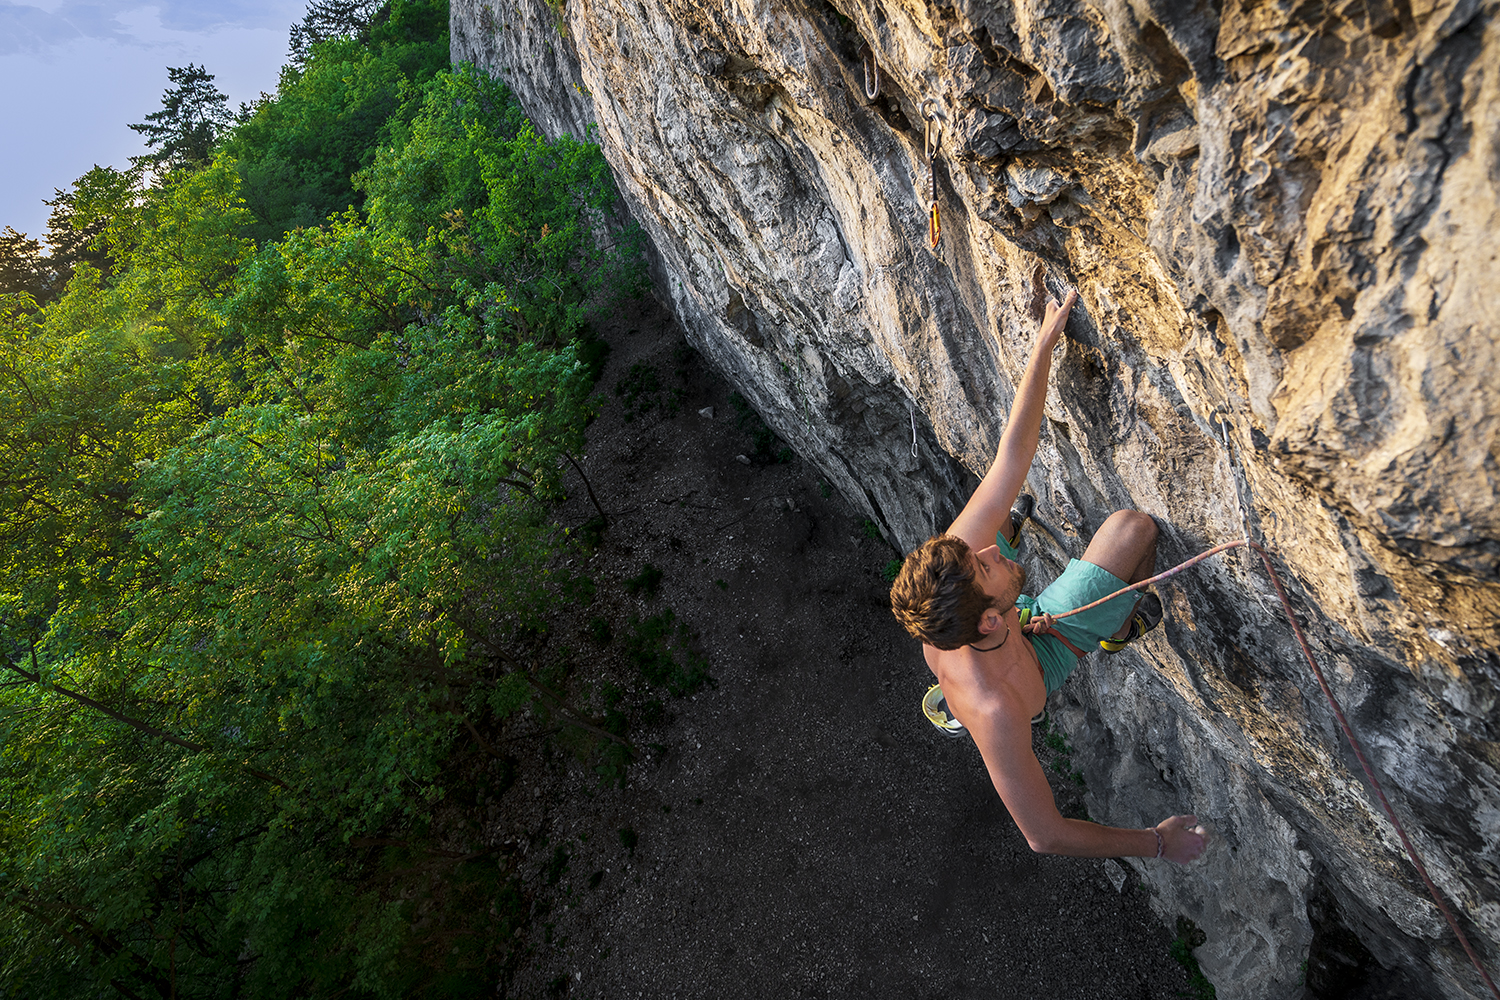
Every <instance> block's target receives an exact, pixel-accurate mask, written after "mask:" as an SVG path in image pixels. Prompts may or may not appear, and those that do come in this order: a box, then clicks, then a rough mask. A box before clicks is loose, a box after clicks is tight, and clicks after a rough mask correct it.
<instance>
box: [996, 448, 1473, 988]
mask: <svg viewBox="0 0 1500 1000" xmlns="http://www.w3.org/2000/svg"><path fill="white" fill-rule="evenodd" d="M1220 431H1221V433H1222V435H1223V438H1224V444H1225V447H1226V448H1227V449H1229V452H1230V455H1231V456H1233V455H1234V451H1233V449H1232V448H1230V445H1229V432H1228V429H1227V421H1225V422H1224V423H1222V424H1221V425H1220ZM1239 473H1240V470H1237V475H1236V479H1237V484H1236V485H1237V487H1238V486H1239V482H1238V480H1239V479H1240V474H1239ZM1243 485H1244V488H1245V490H1247V491H1248V489H1249V483H1248V480H1246V481H1244V484H1243ZM1237 492H1238V489H1237ZM1236 503H1237V506H1238V508H1239V511H1238V512H1239V514H1240V520H1241V524H1242V526H1243V528H1244V532H1245V535H1244V537H1243V538H1239V539H1236V540H1235V541H1232V542H1225V543H1224V544H1223V545H1216V546H1214V547H1213V548H1211V549H1209V550H1208V551H1206V552H1200V553H1198V554H1197V555H1195V556H1193V557H1192V558H1191V559H1189V560H1187V561H1186V562H1184V563H1180V564H1179V565H1176V566H1173V567H1172V568H1171V569H1169V570H1167V571H1166V572H1165V573H1158V574H1156V575H1155V576H1153V577H1150V578H1148V579H1145V580H1140V581H1138V582H1136V583H1132V584H1130V585H1129V586H1128V587H1122V588H1120V589H1119V590H1117V591H1115V592H1114V593H1113V594H1110V595H1109V596H1108V597H1104V598H1100V599H1099V600H1097V601H1094V602H1092V603H1091V604H1085V605H1084V606H1083V607H1081V608H1074V609H1073V610H1071V611H1065V612H1063V613H1062V614H1060V615H1040V616H1037V618H1039V619H1041V620H1040V621H1038V620H1036V619H1033V620H1031V621H1030V622H1028V623H1026V624H1024V625H1023V626H1022V631H1023V632H1036V631H1045V630H1049V629H1050V625H1051V622H1055V621H1057V620H1058V619H1060V618H1068V617H1070V616H1072V615H1076V614H1081V613H1083V612H1085V611H1088V610H1090V609H1091V608H1097V607H1099V606H1100V605H1101V604H1105V603H1107V602H1108V601H1110V600H1113V599H1114V598H1116V597H1119V596H1120V595H1121V594H1126V593H1129V592H1130V591H1132V590H1142V589H1144V588H1146V587H1149V586H1151V584H1153V583H1156V582H1158V581H1160V580H1167V579H1170V578H1172V577H1174V576H1176V575H1177V574H1178V573H1181V572H1182V571H1183V570H1185V569H1189V568H1191V567H1193V566H1196V565H1198V564H1199V563H1201V562H1202V561H1203V560H1205V559H1208V558H1209V557H1211V556H1216V555H1218V554H1219V553H1221V552H1228V551H1229V550H1230V549H1239V548H1243V549H1246V550H1248V551H1252V552H1254V553H1255V554H1256V555H1258V556H1259V557H1260V562H1261V565H1263V566H1264V567H1265V570H1266V575H1268V576H1269V577H1270V578H1271V585H1272V586H1273V587H1275V589H1276V596H1277V597H1278V598H1280V600H1281V610H1282V612H1283V614H1284V615H1285V616H1286V620H1287V623H1288V624H1289V625H1291V627H1292V634H1293V635H1295V636H1296V637H1297V645H1298V646H1299V647H1301V649H1302V656H1303V657H1304V658H1305V659H1306V660H1307V665H1308V666H1309V667H1311V668H1312V672H1313V676H1314V677H1316V678H1317V679H1318V687H1320V688H1322V689H1323V697H1325V698H1326V699H1328V707H1329V708H1330V709H1332V710H1333V717H1334V719H1335V720H1336V721H1337V722H1338V724H1339V729H1341V730H1342V731H1343V733H1344V739H1346V740H1348V741H1349V747H1350V749H1352V750H1353V751H1354V757H1355V759H1356V760H1358V761H1359V766H1360V767H1361V768H1362V769H1363V770H1364V772H1365V778H1367V779H1368V780H1369V782H1370V788H1371V789H1372V790H1373V791H1374V792H1375V798H1376V800H1377V801H1378V802H1379V803H1380V808H1381V810H1382V811H1383V812H1384V813H1385V816H1386V819H1388V820H1390V822H1391V826H1393V827H1394V828H1395V830H1396V835H1397V836H1398V837H1400V838H1401V845H1402V846H1403V847H1404V848H1406V856H1407V857H1408V858H1410V859H1411V863H1412V867H1413V868H1415V869H1416V870H1417V874H1418V875H1420V876H1421V877H1422V882H1423V883H1424V884H1425V885H1426V886H1427V892H1428V895H1430V896H1431V897H1432V901H1433V902H1434V903H1436V904H1437V908H1438V910H1439V912H1441V913H1442V915H1443V919H1444V920H1446V921H1447V922H1448V927H1449V929H1451V930H1452V931H1453V935H1454V937H1456V938H1457V939H1458V943H1459V944H1460V945H1462V946H1463V949H1464V954H1466V955H1468V956H1469V961H1470V962H1472V963H1473V965H1474V968H1475V970H1476V971H1477V972H1478V973H1479V978H1481V979H1483V980H1484V984H1485V985H1486V986H1488V987H1489V990H1490V993H1491V994H1492V995H1493V996H1494V997H1495V1000H1500V989H1497V988H1496V987H1495V982H1494V980H1492V979H1491V978H1490V974H1489V972H1488V971H1487V970H1486V969H1485V967H1484V963H1483V962H1481V961H1480V960H1479V955H1478V954H1477V953H1476V952H1475V951H1474V946H1473V945H1471V944H1470V943H1469V939H1468V937H1467V936H1466V935H1465V934H1464V932H1463V929H1462V928H1460V927H1459V925H1458V919H1457V918H1456V917H1455V916H1454V915H1453V911H1452V910H1450V909H1449V908H1448V904H1447V903H1446V902H1444V900H1443V896H1442V893H1440V892H1438V888H1437V885H1436V884H1434V883H1433V881H1432V876H1430V875H1428V874H1427V866H1426V865H1424V864H1423V863H1422V857H1421V855H1419V854H1418V853H1417V849H1416V847H1415V846H1414V845H1413V844H1412V842H1411V838H1410V837H1408V836H1407V834H1406V828H1405V827H1404V826H1402V825H1401V820H1399V819H1397V818H1396V810H1395V809H1393V808H1392V807H1391V803H1390V800H1389V799H1387V798H1386V796H1385V789H1384V788H1382V787H1381V785H1380V781H1379V779H1378V778H1376V777H1375V769H1374V768H1373V767H1371V766H1370V762H1369V761H1368V760H1367V759H1366V758H1365V752H1364V748H1363V747H1362V746H1361V745H1360V742H1359V740H1358V739H1357V738H1356V737H1355V735H1354V729H1353V727H1351V726H1350V725H1349V720H1348V719H1347V718H1345V717H1344V709H1343V707H1342V706H1341V705H1340V704H1339V700H1338V698H1337V697H1335V696H1334V693H1333V689H1332V688H1331V687H1329V686H1328V678H1326V677H1325V676H1324V675H1323V668H1322V667H1320V666H1318V661H1317V660H1316V659H1315V658H1314V657H1313V654H1312V648H1311V647H1310V646H1309V645H1308V642H1307V636H1305V635H1304V634H1303V632H1302V626H1301V624H1300V623H1298V621H1297V615H1296V612H1294V611H1293V610H1292V602H1291V600H1290V599H1289V598H1288V597H1287V594H1286V588H1284V587H1283V586H1282V584H1281V576H1280V574H1278V573H1277V572H1276V567H1275V565H1274V564H1273V563H1272V562H1271V556H1270V553H1269V552H1268V551H1267V550H1266V548H1265V546H1263V545H1258V544H1257V543H1255V542H1253V541H1251V539H1250V518H1249V510H1248V504H1247V502H1246V501H1245V500H1244V498H1242V497H1237V498H1236ZM1049 619H1050V621H1049Z"/></svg>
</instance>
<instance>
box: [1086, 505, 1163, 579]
mask: <svg viewBox="0 0 1500 1000" xmlns="http://www.w3.org/2000/svg"><path fill="white" fill-rule="evenodd" d="M1156 535H1157V530H1156V522H1155V521H1153V520H1152V519H1151V515H1149V514H1143V513H1141V512H1140V511H1138V510H1117V511H1115V512H1114V513H1113V514H1111V515H1109V517H1108V518H1106V519H1105V521H1104V523H1103V524H1102V525H1100V526H1099V530H1098V531H1097V532H1096V533H1095V534H1094V537H1093V539H1092V540H1091V541H1090V542H1089V547H1088V548H1087V549H1086V550H1085V551H1084V553H1083V558H1084V561H1085V562H1091V563H1093V564H1094V565H1095V566H1099V567H1101V568H1102V569H1107V570H1109V571H1110V572H1111V573H1113V574H1114V575H1115V576H1117V577H1119V578H1120V579H1121V580H1125V581H1127V582H1129V581H1131V580H1133V579H1134V578H1135V576H1136V573H1137V572H1138V571H1139V570H1140V568H1141V567H1142V566H1143V565H1147V566H1149V564H1150V563H1151V562H1152V561H1154V557H1155V554H1156Z"/></svg>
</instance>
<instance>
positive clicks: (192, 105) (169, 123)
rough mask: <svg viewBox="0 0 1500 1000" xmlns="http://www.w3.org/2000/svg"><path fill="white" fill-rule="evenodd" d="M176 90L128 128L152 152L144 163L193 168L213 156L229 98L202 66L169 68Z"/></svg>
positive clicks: (226, 119) (227, 115)
mask: <svg viewBox="0 0 1500 1000" xmlns="http://www.w3.org/2000/svg"><path fill="white" fill-rule="evenodd" d="M167 77H168V79H170V80H171V81H172V82H173V83H174V84H176V86H175V87H173V88H171V89H170V90H168V91H167V92H166V93H165V94H163V95H162V99H161V104H162V108H161V110H160V111H155V112H152V113H151V114H149V115H147V116H146V120H145V121H144V122H141V123H140V124H137V125H131V126H130V129H131V130H132V131H134V132H139V133H140V134H141V135H142V136H144V137H145V140H146V145H147V146H149V147H151V149H152V150H153V151H154V152H152V153H150V154H148V155H147V156H146V157H144V159H145V160H147V161H150V162H152V163H156V164H158V165H160V166H163V167H168V168H173V167H192V166H196V165H198V164H201V163H207V162H208V161H209V160H210V159H211V158H212V156H213V149H214V143H215V141H216V140H217V139H218V137H219V133H220V132H221V131H223V129H224V127H225V126H226V125H228V124H229V122H230V121H231V119H232V117H233V116H232V115H230V113H229V96H228V95H227V94H224V93H221V92H220V91H219V88H218V87H215V86H214V82H213V81H214V76H213V74H212V73H209V72H208V71H207V70H205V69H204V68H203V67H202V66H195V65H193V64H192V63H188V64H187V65H186V66H168V67H167Z"/></svg>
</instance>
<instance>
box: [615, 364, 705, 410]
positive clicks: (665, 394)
mask: <svg viewBox="0 0 1500 1000" xmlns="http://www.w3.org/2000/svg"><path fill="white" fill-rule="evenodd" d="M615 395H616V396H619V397H620V399H621V401H622V402H623V403H624V404H625V422H626V423H627V424H628V423H630V422H631V421H632V420H634V419H635V418H636V417H638V416H644V415H645V414H647V413H649V412H650V411H651V410H653V409H657V410H660V411H661V412H662V414H663V415H665V416H669V417H671V416H676V415H677V412H678V411H679V410H680V409H681V408H682V401H683V400H684V399H685V398H687V390H685V389H683V388H682V387H680V386H679V387H677V388H675V389H670V390H669V389H667V388H666V387H665V386H663V385H662V384H661V374H660V373H659V372H658V371H657V370H656V367H655V366H654V365H651V364H648V363H646V362H644V361H637V362H636V363H635V364H633V365H631V366H630V371H629V372H627V373H626V374H625V375H624V377H622V378H621V379H620V380H619V381H617V382H616V383H615Z"/></svg>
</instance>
